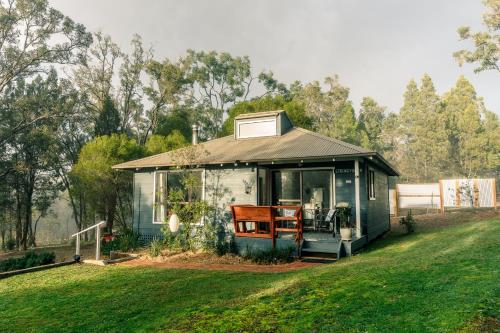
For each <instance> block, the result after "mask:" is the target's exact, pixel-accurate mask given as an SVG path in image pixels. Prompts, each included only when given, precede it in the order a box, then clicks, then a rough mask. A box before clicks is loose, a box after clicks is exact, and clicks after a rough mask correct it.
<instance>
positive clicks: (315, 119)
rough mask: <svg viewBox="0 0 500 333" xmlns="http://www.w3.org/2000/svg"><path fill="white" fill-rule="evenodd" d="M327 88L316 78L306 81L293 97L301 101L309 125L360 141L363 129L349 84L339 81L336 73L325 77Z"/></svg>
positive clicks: (321, 131) (345, 139)
mask: <svg viewBox="0 0 500 333" xmlns="http://www.w3.org/2000/svg"><path fill="white" fill-rule="evenodd" d="M325 84H326V86H327V89H326V90H325V91H324V90H323V87H322V86H321V85H320V83H319V82H318V81H313V82H310V83H308V84H306V85H305V86H304V87H303V89H301V90H300V92H299V93H298V94H297V96H296V97H295V98H296V99H297V101H300V102H301V103H303V105H304V107H305V110H306V113H307V114H308V115H309V116H310V117H311V118H312V127H313V128H314V129H316V130H317V131H318V132H320V133H321V134H324V135H327V136H330V137H333V138H336V139H339V140H344V141H347V142H350V143H353V144H360V143H361V141H362V132H361V131H359V125H358V122H357V119H356V114H355V112H354V108H353V106H352V103H351V101H350V100H349V88H348V87H346V86H343V85H341V84H340V82H339V78H338V76H337V75H334V76H331V77H327V78H325Z"/></svg>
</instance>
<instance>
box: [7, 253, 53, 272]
mask: <svg viewBox="0 0 500 333" xmlns="http://www.w3.org/2000/svg"><path fill="white" fill-rule="evenodd" d="M55 259H56V255H55V254H54V252H46V251H42V252H39V253H36V252H35V251H28V252H26V253H25V254H24V256H22V257H20V258H10V259H7V260H4V261H0V272H8V271H15V270H18V269H24V268H30V267H36V266H41V265H48V264H52V263H54V261H55Z"/></svg>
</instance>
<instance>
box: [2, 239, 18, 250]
mask: <svg viewBox="0 0 500 333" xmlns="http://www.w3.org/2000/svg"><path fill="white" fill-rule="evenodd" d="M3 245H4V247H5V249H6V250H8V251H12V250H14V248H15V247H16V240H15V239H14V238H10V237H9V238H8V239H7V241H6V242H5V244H3Z"/></svg>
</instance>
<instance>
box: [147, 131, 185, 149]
mask: <svg viewBox="0 0 500 333" xmlns="http://www.w3.org/2000/svg"><path fill="white" fill-rule="evenodd" d="M187 145H188V142H187V141H186V139H185V137H184V136H183V135H182V133H181V132H179V131H177V130H174V131H172V132H171V133H170V134H169V135H167V136H163V135H158V134H155V135H151V136H150V137H149V138H148V141H146V144H145V146H144V149H145V153H146V155H156V154H160V153H164V152H167V151H171V150H174V149H177V148H182V147H185V146H187Z"/></svg>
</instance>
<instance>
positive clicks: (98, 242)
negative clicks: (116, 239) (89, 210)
mask: <svg viewBox="0 0 500 333" xmlns="http://www.w3.org/2000/svg"><path fill="white" fill-rule="evenodd" d="M100 259H101V226H100V225H98V226H97V228H95V260H100Z"/></svg>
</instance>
